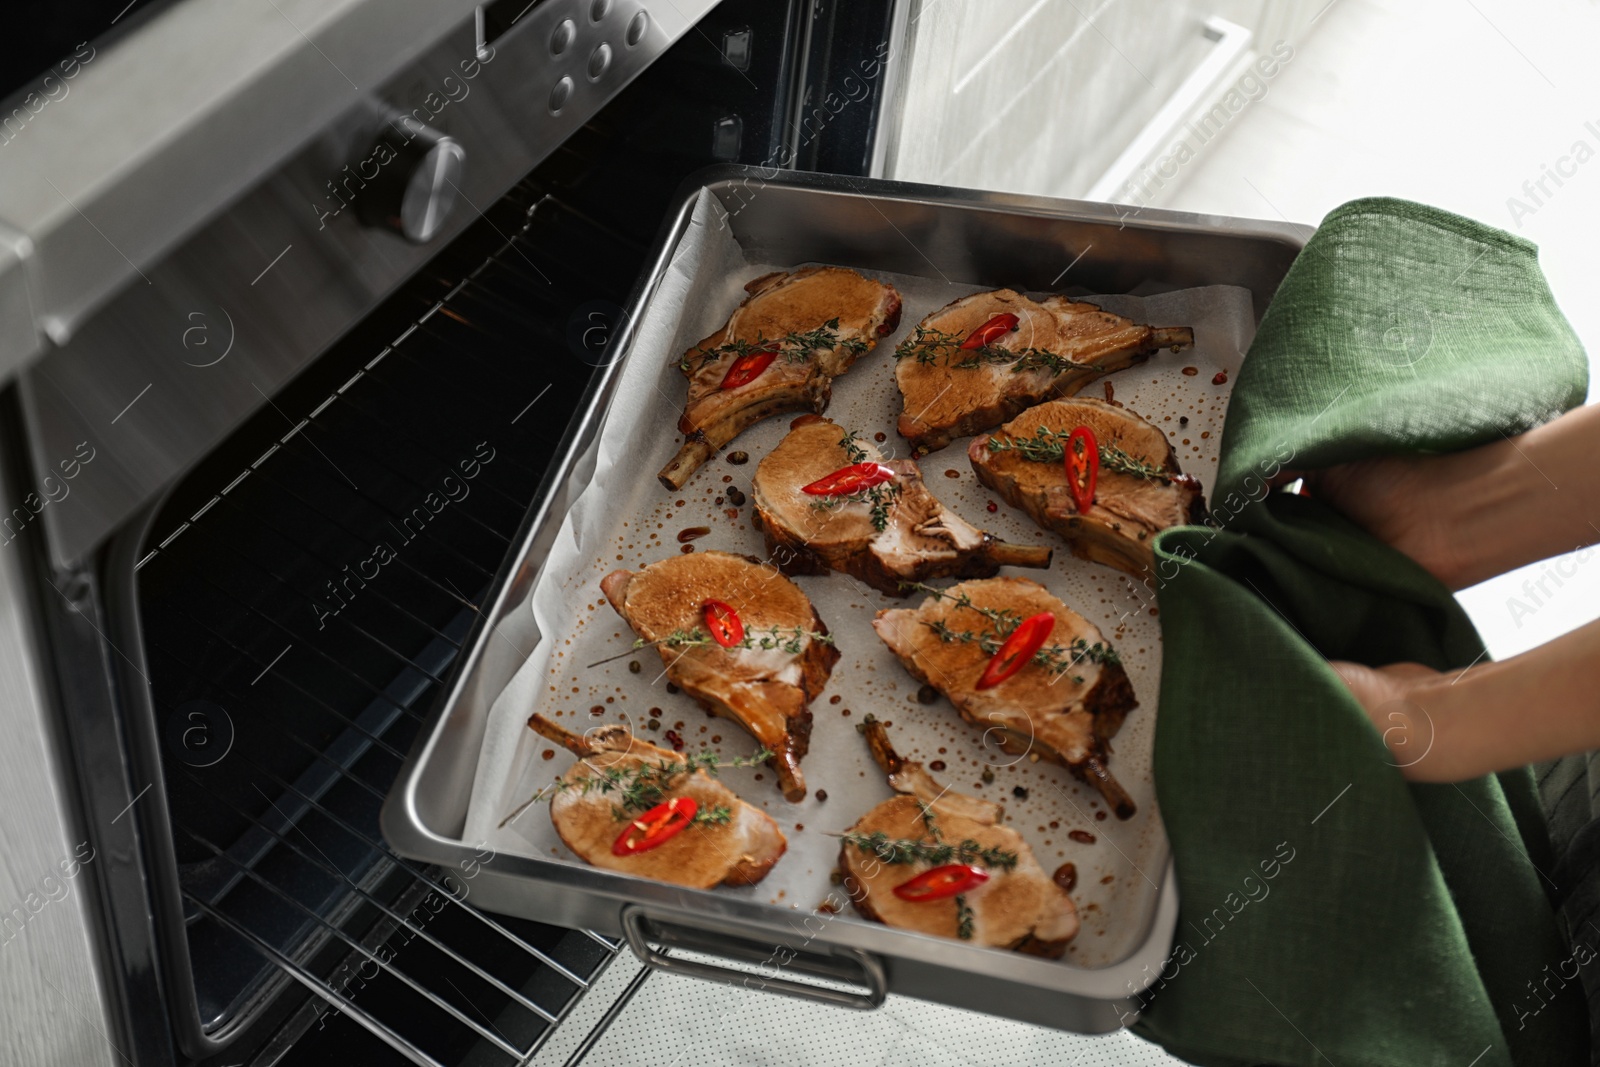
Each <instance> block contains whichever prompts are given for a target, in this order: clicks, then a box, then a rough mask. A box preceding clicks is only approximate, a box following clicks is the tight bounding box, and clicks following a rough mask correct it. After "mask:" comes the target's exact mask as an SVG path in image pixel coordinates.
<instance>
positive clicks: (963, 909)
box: [956, 893, 973, 941]
mask: <svg viewBox="0 0 1600 1067" xmlns="http://www.w3.org/2000/svg"><path fill="white" fill-rule="evenodd" d="M972 920H973V914H972V908H971V907H970V906H969V905H968V904H967V898H966V897H965V896H963V895H962V894H960V893H957V894H956V936H957V937H959V938H960V939H961V940H963V941H971V940H972Z"/></svg>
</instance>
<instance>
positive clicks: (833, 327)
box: [678, 317, 871, 371]
mask: <svg viewBox="0 0 1600 1067" xmlns="http://www.w3.org/2000/svg"><path fill="white" fill-rule="evenodd" d="M869 347H871V346H870V344H869V342H868V341H867V340H866V339H865V338H861V337H851V338H847V339H845V340H842V341H841V340H840V339H839V320H838V318H837V317H835V318H831V319H829V320H828V321H827V322H825V323H823V324H822V325H821V326H818V327H817V328H816V329H814V330H804V331H799V330H797V331H795V332H794V333H786V334H784V335H783V336H782V337H775V338H771V339H768V338H764V337H762V336H761V335H760V334H757V335H756V339H755V340H754V341H744V340H739V339H737V338H736V339H734V340H732V341H728V342H725V343H724V344H720V345H717V346H716V347H714V348H707V349H703V350H701V352H700V354H699V367H705V366H709V365H710V364H712V363H715V362H716V361H717V360H719V359H722V358H723V357H725V356H735V357H737V356H744V355H748V354H749V353H751V352H754V351H757V350H760V351H763V352H777V353H778V355H780V356H781V357H782V358H783V361H784V362H785V363H803V362H805V361H806V360H808V359H810V358H811V354H812V353H813V352H816V351H818V350H819V349H821V350H829V349H834V348H842V349H844V350H845V352H847V353H848V354H849V355H850V356H851V358H855V357H857V356H860V355H861V354H862V353H863V352H865V351H866V350H867V349H868V348H869ZM691 355H692V353H687V352H686V353H684V356H683V358H682V359H680V360H679V361H678V368H679V369H680V370H683V371H692V370H698V369H699V367H696V366H695V365H694V364H693V363H692V362H691V359H690V357H691Z"/></svg>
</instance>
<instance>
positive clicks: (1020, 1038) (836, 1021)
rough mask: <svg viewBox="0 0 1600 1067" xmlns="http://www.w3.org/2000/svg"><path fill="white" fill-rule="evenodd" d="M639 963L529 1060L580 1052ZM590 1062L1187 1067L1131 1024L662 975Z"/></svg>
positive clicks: (616, 967) (600, 988)
mask: <svg viewBox="0 0 1600 1067" xmlns="http://www.w3.org/2000/svg"><path fill="white" fill-rule="evenodd" d="M638 971H639V964H638V963H637V961H635V959H634V958H633V955H632V953H630V952H629V951H628V950H627V949H626V948H624V949H623V950H622V952H621V954H620V955H619V956H618V958H617V960H616V962H615V963H613V964H612V965H611V967H610V968H609V969H608V970H607V972H606V973H605V975H603V976H602V978H601V980H600V982H599V983H598V984H597V985H596V986H595V988H594V989H593V990H591V991H590V992H589V993H588V994H586V995H585V996H584V997H583V999H582V1000H580V1001H579V1002H578V1006H577V1007H576V1008H575V1009H574V1011H573V1014H572V1015H571V1016H570V1017H569V1018H568V1019H567V1020H566V1021H565V1022H564V1023H562V1025H561V1026H560V1027H558V1028H557V1029H556V1032H555V1033H554V1034H553V1035H552V1036H551V1039H550V1042H549V1043H548V1044H547V1045H545V1046H544V1047H543V1048H541V1049H540V1050H539V1053H538V1054H537V1055H536V1056H535V1057H534V1058H533V1060H532V1062H531V1063H530V1065H529V1067H555V1065H557V1064H567V1063H569V1062H570V1058H571V1056H572V1054H573V1053H574V1052H575V1051H576V1050H577V1049H578V1046H579V1045H580V1043H581V1042H582V1041H583V1038H584V1036H585V1035H586V1034H587V1033H588V1032H589V1031H590V1029H591V1028H592V1027H593V1025H594V1024H595V1022H596V1021H598V1020H599V1018H600V1016H601V1015H602V1013H603V1012H604V1011H605V1009H606V1007H607V1006H608V1005H610V1004H611V1003H612V1002H613V1000H614V999H615V998H616V995H617V994H618V993H620V992H621V991H622V990H623V988H624V987H625V986H626V985H627V984H628V982H629V980H631V979H632V978H633V976H634V975H636V974H637V973H638ZM582 1063H583V1065H584V1067H634V1065H636V1064H641V1063H650V1064H657V1065H659V1067H755V1065H760V1067H766V1065H771V1067H946V1065H949V1067H957V1065H959V1067H1034V1065H1036V1064H1043V1063H1050V1064H1062V1065H1071V1067H1169V1065H1174V1067H1175V1065H1181V1063H1182V1061H1181V1060H1176V1059H1173V1058H1172V1057H1171V1056H1168V1055H1167V1054H1166V1053H1165V1052H1163V1051H1161V1049H1159V1048H1157V1047H1156V1046H1154V1045H1151V1044H1149V1043H1147V1042H1144V1041H1141V1040H1140V1039H1139V1038H1137V1037H1134V1036H1133V1035H1132V1034H1130V1033H1128V1032H1127V1031H1125V1030H1124V1031H1119V1032H1117V1033H1113V1034H1107V1035H1104V1036H1102V1037H1082V1036H1079V1035H1077V1034H1067V1033H1062V1032H1060V1031H1057V1030H1046V1029H1044V1028H1042V1027H1037V1026H1027V1025H1024V1024H1022V1023H1014V1022H1008V1021H1006V1020H1004V1019H996V1018H994V1017H992V1016H987V1015H976V1014H973V1013H971V1012H965V1011H957V1010H954V1009H951V1008H945V1007H941V1006H939V1005H936V1004H928V1003H925V1002H923V1001H919V1000H911V999H909V998H907V997H890V998H889V1000H888V1003H886V1004H885V1005H884V1006H883V1007H881V1008H879V1009H878V1010H876V1011H871V1012H859V1011H852V1010H850V1009H849V1008H836V1007H832V1006H830V1005H823V1004H813V1003H809V1002H806V1001H800V1000H794V999H791V998H788V997H780V996H776V995H774V994H771V993H761V992H757V991H754V990H748V989H739V988H736V987H733V986H725V985H716V984H713V983H711V982H707V981H703V980H701V979H698V978H687V977H682V976H678V975H671V974H662V973H659V972H658V973H656V974H652V975H650V976H649V978H648V979H646V980H645V983H644V985H643V986H642V987H641V988H640V989H639V992H638V993H637V995H636V996H635V997H634V999H633V1000H632V1001H631V1002H630V1003H629V1005H628V1006H627V1008H626V1009H625V1010H624V1011H623V1012H622V1014H621V1015H620V1016H619V1017H618V1019H617V1021H616V1022H615V1023H613V1024H612V1025H611V1026H609V1027H607V1028H606V1030H605V1032H604V1034H603V1035H602V1036H601V1037H600V1039H599V1040H598V1041H597V1042H596V1043H595V1045H594V1047H593V1048H592V1049H591V1050H590V1051H589V1052H588V1054H587V1055H586V1056H585V1057H584V1058H583V1060H582Z"/></svg>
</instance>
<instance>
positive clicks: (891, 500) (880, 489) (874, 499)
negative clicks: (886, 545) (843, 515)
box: [811, 482, 900, 533]
mask: <svg viewBox="0 0 1600 1067" xmlns="http://www.w3.org/2000/svg"><path fill="white" fill-rule="evenodd" d="M899 499H900V483H899V482H885V483H884V484H882V485H874V486H871V487H869V488H867V489H862V490H861V491H859V492H855V493H844V494H840V495H838V496H825V497H819V498H818V499H817V500H815V501H813V502H812V504H811V506H812V507H814V508H817V509H819V510H822V511H832V510H833V509H834V508H839V507H843V506H844V505H846V504H869V503H870V504H871V505H872V512H871V517H872V528H873V529H874V530H877V531H878V532H879V533H882V532H883V531H885V530H887V529H888V528H889V513H890V512H891V511H893V510H894V505H895V503H896V502H897V501H898V500H899Z"/></svg>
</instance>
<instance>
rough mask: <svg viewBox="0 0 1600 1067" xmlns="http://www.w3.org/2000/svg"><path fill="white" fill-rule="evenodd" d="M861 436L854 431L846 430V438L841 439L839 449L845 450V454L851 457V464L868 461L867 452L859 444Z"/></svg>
mask: <svg viewBox="0 0 1600 1067" xmlns="http://www.w3.org/2000/svg"><path fill="white" fill-rule="evenodd" d="M859 436H860V435H858V434H857V433H856V432H855V431H854V430H846V431H845V432H844V436H843V437H841V438H839V447H840V448H842V449H844V454H845V455H847V456H849V457H850V462H851V463H865V462H866V461H867V450H866V449H865V448H862V447H861V445H860V444H859V443H858V439H859Z"/></svg>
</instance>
